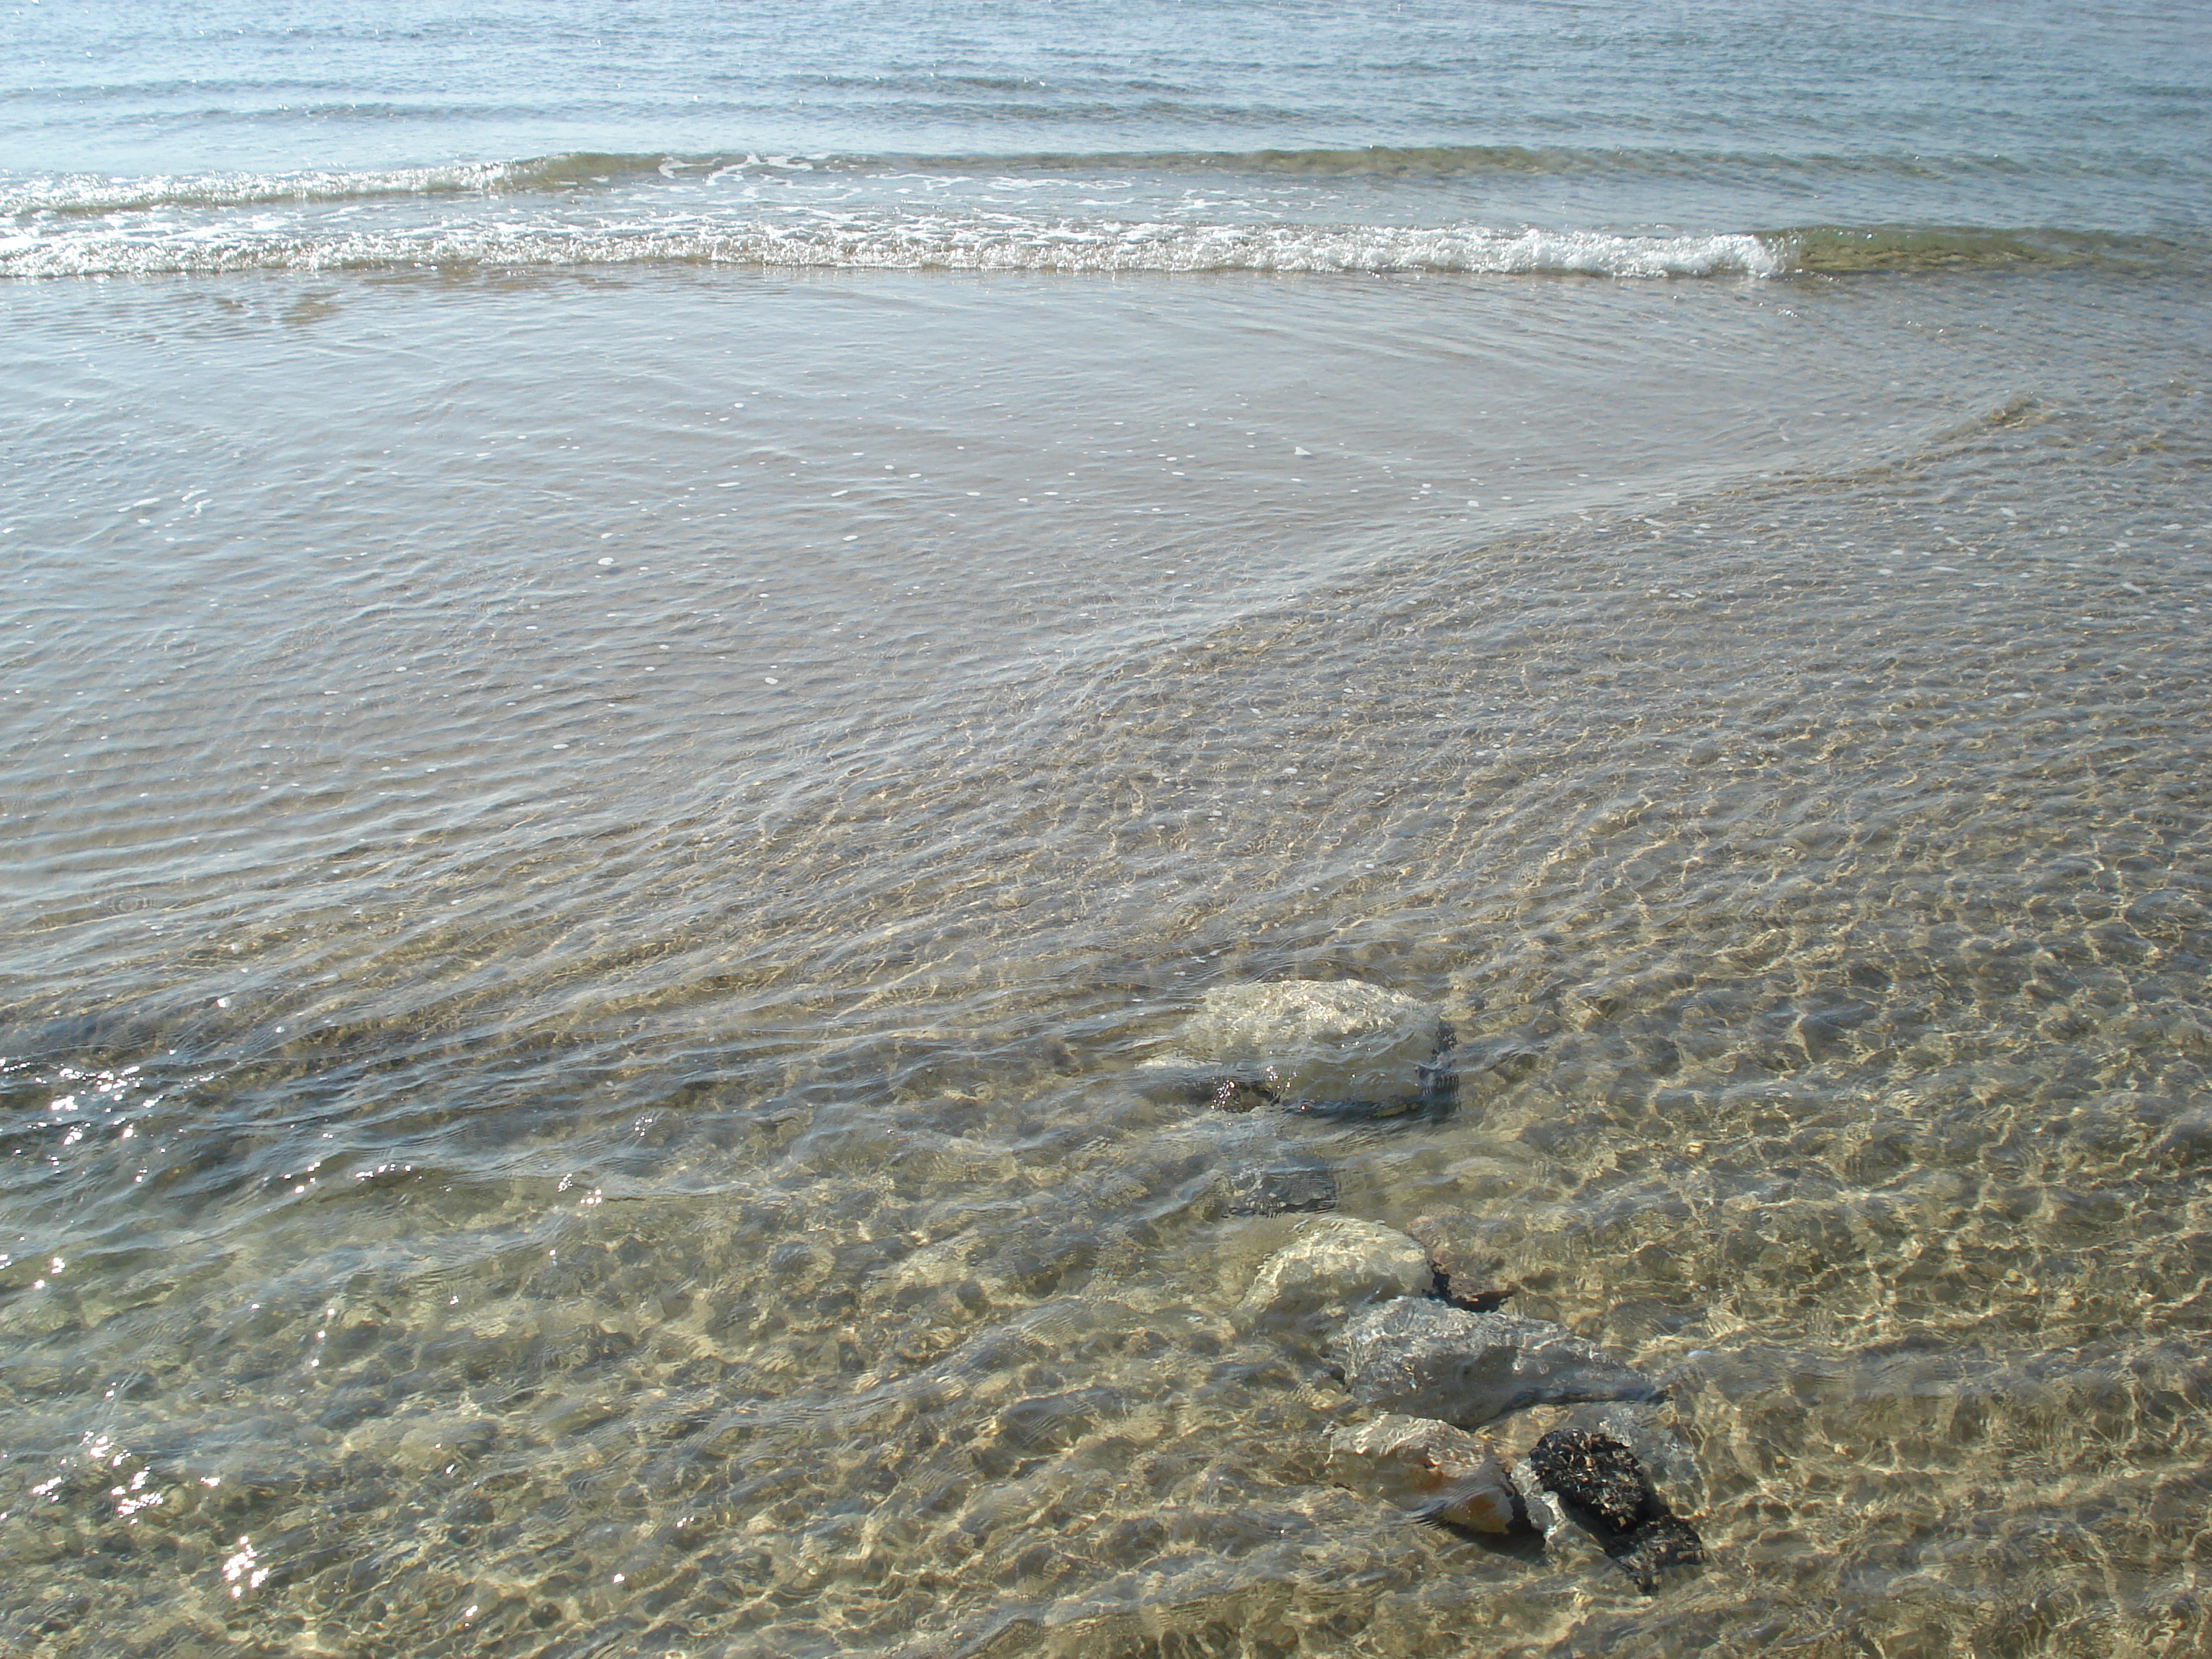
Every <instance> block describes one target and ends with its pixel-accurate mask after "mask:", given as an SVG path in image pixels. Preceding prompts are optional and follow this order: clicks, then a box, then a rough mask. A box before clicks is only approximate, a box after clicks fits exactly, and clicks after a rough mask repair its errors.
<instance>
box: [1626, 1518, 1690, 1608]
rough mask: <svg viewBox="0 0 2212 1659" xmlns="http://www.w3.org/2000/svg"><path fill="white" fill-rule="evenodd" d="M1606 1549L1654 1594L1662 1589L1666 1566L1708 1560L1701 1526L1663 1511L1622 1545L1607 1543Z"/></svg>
mask: <svg viewBox="0 0 2212 1659" xmlns="http://www.w3.org/2000/svg"><path fill="white" fill-rule="evenodd" d="M1605 1553H1607V1555H1608V1556H1610V1557H1612V1558H1613V1562H1614V1564H1615V1565H1618V1566H1619V1567H1620V1570H1621V1571H1623V1572H1625V1573H1626V1574H1627V1575H1628V1576H1629V1577H1631V1578H1632V1579H1633V1580H1635V1581H1636V1588H1637V1589H1640V1590H1642V1591H1643V1592H1644V1594H1645V1595H1656V1594H1657V1593H1658V1589H1659V1574H1660V1572H1661V1571H1662V1569H1664V1568H1667V1567H1694V1566H1699V1565H1702V1564H1703V1563H1704V1561H1705V1540H1703V1539H1702V1538H1700V1537H1699V1536H1698V1529H1697V1528H1695V1527H1693V1526H1692V1525H1691V1524H1690V1523H1689V1522H1686V1521H1685V1520H1683V1519H1682V1517H1681V1516H1679V1515H1662V1516H1659V1517H1658V1518H1657V1519H1656V1520H1653V1521H1647V1522H1644V1524H1643V1525H1642V1526H1640V1527H1638V1528H1637V1529H1636V1530H1635V1531H1634V1532H1632V1533H1631V1534H1628V1535H1627V1536H1626V1538H1624V1539H1622V1540H1620V1542H1619V1543H1618V1545H1615V1544H1611V1543H1608V1544H1607V1545H1606V1547H1605Z"/></svg>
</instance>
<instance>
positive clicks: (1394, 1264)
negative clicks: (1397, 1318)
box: [1243, 1216, 1430, 1326]
mask: <svg viewBox="0 0 2212 1659" xmlns="http://www.w3.org/2000/svg"><path fill="white" fill-rule="evenodd" d="M1429 1285H1430V1269H1429V1257H1428V1252H1426V1251H1425V1250H1424V1249H1422V1248H1421V1247H1420V1246H1419V1245H1418V1244H1416V1243H1413V1240H1412V1239H1410V1238H1408V1237H1406V1235H1405V1234H1403V1233H1401V1232H1400V1231H1397V1230H1396V1229H1395V1228H1394V1227H1385V1226H1383V1225H1382V1224H1381V1223H1379V1222H1375V1221H1358V1220H1355V1219H1353V1218H1352V1217H1350V1216H1316V1217H1315V1218H1313V1219H1312V1220H1310V1221H1306V1222H1302V1223H1300V1224H1299V1226H1298V1231H1297V1237H1295V1238H1294V1239H1292V1240H1291V1242H1290V1243H1288V1244H1285V1246H1284V1247H1283V1248H1282V1249H1279V1250H1278V1251H1276V1252H1275V1253H1274V1255H1271V1256H1269V1257H1268V1258H1267V1260H1266V1261H1263V1262H1261V1264H1260V1271H1259V1272H1258V1273H1255V1274H1254V1275H1253V1277H1252V1288H1251V1289H1250V1290H1249V1291H1246V1292H1245V1294H1244V1301H1243V1310H1244V1312H1245V1313H1246V1314H1247V1315H1248V1316H1252V1317H1255V1318H1265V1319H1268V1320H1271V1321H1276V1322H1294V1323H1298V1324H1316V1323H1321V1322H1326V1323H1328V1324H1329V1325H1331V1326H1334V1325H1335V1324H1336V1323H1338V1322H1340V1321H1341V1320H1342V1319H1343V1318H1344V1316H1346V1314H1348V1313H1350V1312H1352V1310H1353V1309H1355V1308H1360V1307H1364V1306H1365V1305H1366V1304H1369V1303H1371V1302H1381V1301H1384V1300H1387V1299H1388V1298H1389V1297H1394V1296H1419V1295H1421V1294H1422V1293H1423V1292H1425V1291H1427V1289H1428V1288H1429Z"/></svg>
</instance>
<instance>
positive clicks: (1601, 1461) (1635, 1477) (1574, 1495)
mask: <svg viewBox="0 0 2212 1659" xmlns="http://www.w3.org/2000/svg"><path fill="white" fill-rule="evenodd" d="M1528 1466H1529V1468H1533V1469H1534V1470H1535V1471H1536V1478H1537V1479H1538V1480H1541V1481H1542V1482H1543V1483H1544V1485H1545V1486H1546V1487H1547V1488H1548V1489H1549V1490H1550V1491H1552V1492H1555V1493H1557V1494H1558V1496H1559V1499H1560V1501H1561V1502H1562V1503H1565V1504H1571V1505H1573V1506H1574V1507H1575V1508H1576V1509H1578V1510H1582V1511H1583V1514H1582V1515H1578V1516H1576V1519H1577V1520H1582V1521H1584V1523H1585V1524H1586V1525H1589V1527H1590V1529H1591V1530H1592V1531H1593V1532H1599V1533H1606V1532H1627V1531H1629V1530H1630V1529H1631V1528H1634V1527H1637V1526H1638V1525H1640V1524H1642V1523H1643V1522H1645V1521H1650V1520H1656V1519H1657V1518H1658V1516H1660V1515H1661V1514H1662V1513H1663V1512H1664V1508H1665V1506H1664V1505H1662V1504H1661V1503H1660V1502H1659V1496H1658V1494H1657V1493H1656V1492H1653V1491H1652V1490H1651V1483H1650V1480H1646V1479H1645V1478H1644V1465H1643V1464H1641V1463H1639V1462H1637V1461H1636V1454H1635V1453H1634V1452H1632V1451H1631V1450H1629V1449H1628V1448H1627V1447H1626V1446H1624V1445H1622V1444H1621V1443H1620V1442H1619V1441H1618V1440H1614V1439H1613V1438H1611V1437H1608V1436H1606V1435H1601V1434H1585V1433H1583V1432H1582V1431H1579V1430H1575V1429H1554V1430H1553V1431H1552V1432H1551V1433H1549V1434H1547V1435H1546V1436H1545V1437H1543V1438H1542V1439H1541V1440H1539V1441H1538V1442H1537V1443H1536V1448H1535V1449H1534V1451H1532V1452H1530V1453H1529V1454H1528Z"/></svg>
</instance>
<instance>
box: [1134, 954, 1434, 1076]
mask: <svg viewBox="0 0 2212 1659" xmlns="http://www.w3.org/2000/svg"><path fill="white" fill-rule="evenodd" d="M1441 1029H1442V1021H1441V1019H1440V1018H1439V1016H1438V1014H1437V1010H1436V1009H1435V1007H1433V1006H1431V1005H1430V1004H1428V1003H1425V1002H1423V1001H1421V1000H1419V998H1418V997H1411V996H1407V994H1405V993H1404V992H1402V991H1392V990H1387V989H1385V988H1384V987H1382V986H1379V985H1366V984H1362V983H1361V982H1360V981H1357V980H1288V981H1283V982H1281V983H1279V984H1274V985H1224V986H1217V987H1215V988H1214V989H1212V990H1211V991H1208V992H1206V994H1205V995H1204V996H1203V997H1202V998H1200V1001H1199V1006H1197V1007H1196V1008H1194V1009H1193V1010H1192V1011H1191V1013H1190V1017H1189V1018H1188V1019H1186V1020H1185V1021H1184V1022H1183V1025H1182V1030H1181V1031H1180V1032H1179V1033H1178V1034H1177V1036H1176V1042H1175V1050H1176V1051H1175V1052H1174V1053H1172V1054H1166V1055H1162V1056H1160V1057H1159V1058H1158V1060H1154V1061H1153V1062H1152V1064H1154V1065H1164V1066H1182V1067H1196V1068H1200V1069H1212V1070H1217V1071H1218V1072H1221V1073H1225V1074H1228V1075H1232V1076H1236V1077H1241V1078H1249V1079H1254V1080H1256V1081H1258V1082H1261V1083H1262V1084H1263V1085H1265V1086H1266V1087H1267V1088H1269V1089H1271V1090H1273V1091H1274V1092H1275V1093H1276V1094H1277V1095H1278V1096H1279V1097H1281V1098H1282V1099H1283V1100H1284V1101H1285V1103H1289V1102H1293V1101H1298V1100H1317V1101H1326V1100H1360V1101H1383V1100H1392V1099H1401V1098H1405V1097H1411V1096H1415V1095H1418V1094H1419V1093H1420V1092H1421V1091H1422V1089H1423V1085H1424V1079H1423V1077H1422V1068H1423V1067H1425V1066H1428V1065H1429V1064H1430V1063H1431V1061H1432V1060H1435V1059H1436V1056H1437V1036H1438V1033H1439V1031H1440V1030H1441Z"/></svg>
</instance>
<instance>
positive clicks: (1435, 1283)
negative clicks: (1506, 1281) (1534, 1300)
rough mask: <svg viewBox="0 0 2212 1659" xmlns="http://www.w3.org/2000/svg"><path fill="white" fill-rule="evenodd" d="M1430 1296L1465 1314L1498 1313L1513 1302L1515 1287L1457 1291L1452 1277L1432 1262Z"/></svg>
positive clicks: (1430, 1265) (1430, 1267) (1506, 1286)
mask: <svg viewBox="0 0 2212 1659" xmlns="http://www.w3.org/2000/svg"><path fill="white" fill-rule="evenodd" d="M1429 1294H1430V1295H1431V1296H1432V1297H1435V1298H1436V1299H1437V1301H1439V1302H1442V1303H1444V1304H1447V1305H1449V1306H1450V1307H1454V1308H1457V1309H1459V1310H1461V1311H1462V1312H1463V1313H1478V1314H1480V1313H1496V1312H1497V1311H1498V1310H1499V1309H1500V1308H1502V1307H1504V1305H1505V1304H1507V1303H1508V1302H1510V1300H1512V1298H1513V1286H1512V1285H1505V1286H1504V1287H1503V1288H1502V1289H1498V1290H1488V1291H1460V1290H1455V1289H1453V1288H1452V1279H1451V1275H1450V1274H1449V1273H1446V1272H1445V1271H1444V1270H1443V1268H1442V1267H1438V1266H1437V1264H1436V1263H1435V1262H1434V1261H1431V1262H1430V1263H1429Z"/></svg>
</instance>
